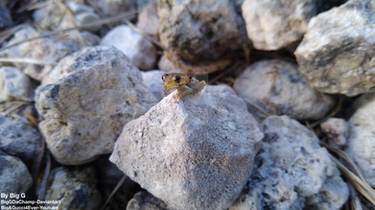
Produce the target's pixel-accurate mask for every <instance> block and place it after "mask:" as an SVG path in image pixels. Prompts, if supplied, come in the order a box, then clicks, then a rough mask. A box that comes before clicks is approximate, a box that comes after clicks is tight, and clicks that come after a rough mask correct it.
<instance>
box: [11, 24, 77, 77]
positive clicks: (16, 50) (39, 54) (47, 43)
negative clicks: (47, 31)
mask: <svg viewBox="0 0 375 210" xmlns="http://www.w3.org/2000/svg"><path fill="white" fill-rule="evenodd" d="M41 34H42V33H41V32H37V31H36V30H35V29H34V28H32V27H30V26H27V27H24V28H23V29H21V30H19V31H17V32H16V33H15V35H14V38H13V39H11V40H10V41H9V42H8V43H7V45H6V46H8V45H11V44H13V43H16V42H19V41H22V40H24V39H28V38H31V37H36V36H40V35H41ZM76 49H77V46H76V45H75V44H73V43H68V42H63V41H61V40H57V39H55V38H52V37H48V38H42V39H36V40H33V41H29V42H25V43H23V44H20V45H17V46H14V47H12V48H10V49H8V50H6V54H7V56H9V57H12V58H13V57H14V58H31V59H35V60H37V61H40V62H42V63H44V65H38V64H25V63H18V62H14V63H13V64H14V65H15V66H17V67H18V68H20V69H21V70H22V71H23V72H24V73H25V74H27V75H29V76H30V77H32V78H34V79H36V80H42V79H43V77H44V76H45V75H47V74H48V73H49V72H50V71H51V69H52V68H53V67H54V66H55V65H56V63H57V62H58V61H59V60H60V59H61V58H63V57H64V56H66V55H68V54H70V53H72V52H73V51H75V50H76Z"/></svg>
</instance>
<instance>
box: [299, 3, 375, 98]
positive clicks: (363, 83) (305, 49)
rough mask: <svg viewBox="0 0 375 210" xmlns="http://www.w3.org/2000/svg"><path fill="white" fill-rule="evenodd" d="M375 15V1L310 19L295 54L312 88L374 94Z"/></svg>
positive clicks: (327, 91)
mask: <svg viewBox="0 0 375 210" xmlns="http://www.w3.org/2000/svg"><path fill="white" fill-rule="evenodd" d="M374 14H375V2H374V1H372V0H361V1H348V2H347V3H346V4H343V5H342V6H340V7H336V8H333V9H331V10H328V11H327V12H324V13H321V14H319V15H318V16H316V17H314V18H312V19H311V21H310V22H309V25H308V29H307V33H306V34H305V36H304V38H303V41H302V42H301V44H300V45H299V46H298V48H297V50H296V51H295V53H294V54H295V55H296V57H297V61H298V65H299V70H300V71H301V72H302V73H303V74H304V75H305V77H306V78H307V81H308V82H309V84H310V85H311V86H312V87H314V88H316V89H318V90H319V91H321V92H326V93H341V94H345V95H348V96H355V95H358V94H360V93H365V92H369V91H373V90H374V88H373V87H374V86H375V77H374V75H375V59H374V55H375V38H374V37H375V16H374Z"/></svg>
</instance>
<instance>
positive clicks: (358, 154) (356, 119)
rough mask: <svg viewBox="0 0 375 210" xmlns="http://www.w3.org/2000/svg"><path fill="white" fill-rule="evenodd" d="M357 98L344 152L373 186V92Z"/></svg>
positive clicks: (374, 105) (374, 110)
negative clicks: (356, 107)
mask: <svg viewBox="0 0 375 210" xmlns="http://www.w3.org/2000/svg"><path fill="white" fill-rule="evenodd" d="M359 100H360V106H359V108H358V109H357V111H356V112H355V113H354V114H353V116H352V117H351V119H350V123H351V124H352V126H351V132H350V138H349V140H348V146H347V147H346V148H347V149H346V152H347V153H348V154H349V155H350V156H351V157H352V158H353V160H354V161H355V162H356V163H357V164H358V167H359V168H360V169H361V171H362V173H363V175H364V177H365V178H366V179H367V181H368V182H369V184H370V185H371V186H373V187H375V94H368V95H364V96H362V98H360V99H359Z"/></svg>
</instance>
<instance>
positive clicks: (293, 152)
mask: <svg viewBox="0 0 375 210" xmlns="http://www.w3.org/2000/svg"><path fill="white" fill-rule="evenodd" d="M263 129H264V134H265V139H264V141H262V143H261V148H260V153H259V154H258V155H257V157H256V159H255V160H256V162H255V163H256V164H255V167H254V169H253V171H254V173H253V175H252V176H251V179H250V186H249V188H250V189H252V191H254V190H255V193H253V194H249V196H250V197H253V198H252V200H260V202H261V208H256V209H275V210H277V209H295V210H297V209H304V208H307V209H325V210H334V209H340V208H341V207H342V205H343V204H344V203H345V202H346V200H347V198H348V196H349V189H348V186H347V185H346V184H345V182H344V181H343V180H342V179H341V177H340V173H339V171H338V169H337V168H336V165H335V163H334V162H333V161H332V160H331V159H330V157H329V155H328V152H327V150H326V149H324V148H322V147H320V146H319V139H318V138H317V137H316V136H315V134H314V133H313V132H312V131H310V130H309V129H308V128H306V127H304V126H302V125H301V124H299V123H298V122H297V121H295V120H292V119H290V118H289V117H287V116H281V117H278V116H270V117H268V118H267V119H266V120H265V121H263ZM254 197H255V198H254ZM248 199H249V198H248Z"/></svg>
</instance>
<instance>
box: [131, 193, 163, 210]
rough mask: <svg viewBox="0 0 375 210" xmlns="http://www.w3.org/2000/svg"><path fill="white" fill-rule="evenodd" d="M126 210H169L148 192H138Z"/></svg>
mask: <svg viewBox="0 0 375 210" xmlns="http://www.w3.org/2000/svg"><path fill="white" fill-rule="evenodd" d="M126 210H168V207H167V205H166V204H165V203H164V202H163V201H161V200H160V199H158V198H155V197H154V196H153V195H151V194H150V193H148V192H146V191H141V192H138V193H136V194H135V195H134V197H133V198H132V199H131V200H130V201H129V202H128V205H127V206H126Z"/></svg>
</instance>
